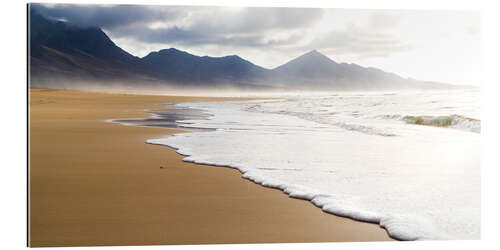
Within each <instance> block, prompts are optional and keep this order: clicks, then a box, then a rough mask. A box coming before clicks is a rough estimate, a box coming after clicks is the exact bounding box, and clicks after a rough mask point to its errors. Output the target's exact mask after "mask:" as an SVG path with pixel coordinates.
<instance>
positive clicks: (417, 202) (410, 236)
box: [147, 90, 481, 240]
mask: <svg viewBox="0 0 500 250" xmlns="http://www.w3.org/2000/svg"><path fill="white" fill-rule="evenodd" d="M175 106H176V107H179V108H182V109H194V110H199V111H202V112H204V113H205V114H206V115H207V116H208V117H206V118H200V119H197V118H196V117H194V118H192V119H188V120H177V121H176V123H177V124H178V125H179V126H182V127H186V128H197V129H204V130H202V131H198V132H192V133H182V134H176V135H173V136H169V137H167V138H159V139H151V140H148V141H147V142H148V143H151V144H160V145H167V146H170V147H173V148H176V149H177V150H178V152H179V153H180V154H182V155H185V156H186V157H185V158H184V160H185V161H188V162H195V163H200V164H207V165H214V166H226V167H232V168H236V169H238V170H239V171H241V172H242V175H243V177H244V178H246V179H249V180H252V181H254V182H256V183H258V184H261V185H264V186H268V187H274V188H279V189H281V190H283V191H284V192H285V193H287V194H288V195H290V196H291V197H295V198H301V199H305V200H309V201H311V202H312V203H313V204H315V205H316V206H318V207H319V208H321V209H323V210H324V211H326V212H328V213H332V214H336V215H341V216H346V217H350V218H353V219H356V220H361V221H368V222H373V223H378V224H380V225H381V226H382V227H384V228H385V229H386V230H387V231H388V233H389V234H390V235H391V236H392V237H394V238H397V239H402V240H422V239H479V238H480V130H481V124H480V116H479V91H478V90H450V91H421V92H387V93H346V92H343V93H342V92H339V93H322V94H308V95H291V96H286V97H283V98H280V99H273V100H256V101H233V102H197V103H195V102H192V103H179V104H176V105H175ZM206 129H209V130H206ZM283 209H287V208H286V207H284V208H283Z"/></svg>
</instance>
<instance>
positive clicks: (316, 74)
mask: <svg viewBox="0 0 500 250" xmlns="http://www.w3.org/2000/svg"><path fill="white" fill-rule="evenodd" d="M29 18H30V20H29V23H30V27H29V39H30V58H29V60H30V83H31V86H34V87H51V88H82V87H85V86H89V85H91V86H93V87H95V86H98V87H99V86H104V87H105V86H108V87H113V86H114V87H117V88H120V87H125V88H137V89H140V88H149V89H151V88H153V89H154V88H159V87H169V86H173V87H179V86H182V87H201V88H205V89H214V88H217V89H219V88H224V87H230V88H241V89H280V90H292V89H310V90H382V89H406V88H442V87H450V85H445V84H438V83H432V82H423V81H417V80H412V79H406V78H402V77H400V76H398V75H396V74H393V73H388V72H384V71H382V70H379V69H376V68H365V67H362V66H359V65H356V64H347V63H337V62H335V61H333V60H331V59H330V58H328V57H327V56H325V55H323V54H321V53H319V52H318V51H316V50H313V51H311V52H308V53H306V54H304V55H302V56H299V57H297V58H295V59H293V60H291V61H289V62H287V63H285V64H283V65H281V66H279V67H277V68H274V69H265V68H263V67H260V66H257V65H255V64H253V63H251V62H249V61H247V60H245V59H243V58H241V57H239V56H237V55H232V56H224V57H209V56H196V55H192V54H189V53H187V52H185V51H181V50H177V49H175V48H170V49H164V50H160V51H157V52H151V53H149V54H148V55H147V56H145V57H143V58H139V57H136V56H133V55H131V54H129V53H128V52H126V51H125V50H123V49H121V48H120V47H118V46H117V45H116V44H115V43H114V42H113V41H112V40H111V39H110V38H109V37H108V36H107V35H106V34H105V33H104V32H103V31H102V30H101V29H100V28H98V27H78V26H75V25H73V24H71V23H67V22H62V21H55V20H50V19H47V18H45V17H43V16H41V15H38V14H37V13H35V12H33V11H32V12H30V16H29Z"/></svg>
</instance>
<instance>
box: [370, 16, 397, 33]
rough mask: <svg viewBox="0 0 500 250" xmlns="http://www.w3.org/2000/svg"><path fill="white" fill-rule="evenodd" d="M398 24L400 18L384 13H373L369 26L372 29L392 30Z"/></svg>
mask: <svg viewBox="0 0 500 250" xmlns="http://www.w3.org/2000/svg"><path fill="white" fill-rule="evenodd" d="M400 22H401V17H400V16H398V15H392V14H386V13H375V14H373V15H372V16H371V18H370V26H371V28H373V29H392V28H394V27H397V26H398V25H399V23H400Z"/></svg>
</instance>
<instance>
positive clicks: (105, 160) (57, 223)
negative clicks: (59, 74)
mask: <svg viewBox="0 0 500 250" xmlns="http://www.w3.org/2000/svg"><path fill="white" fill-rule="evenodd" d="M195 100H196V101H210V100H224V98H202V97H175V96H148V95H132V94H106V93H90V92H78V91H63V90H42V89H31V90H30V124H29V126H30V168H29V178H30V186H29V192H30V197H29V199H30V200H29V201H30V202H29V203H30V208H29V219H30V227H29V236H30V237H29V238H30V241H29V245H30V246H32V247H42V246H103V245H157V244H217V243H283V242H334V241H385V240H391V239H390V238H389V237H388V236H387V233H386V231H385V230H384V229H382V228H380V227H379V226H378V225H376V224H370V223H363V222H358V221H354V220H351V219H347V218H343V217H338V216H334V215H330V214H327V213H324V212H322V211H321V209H319V208H317V207H315V206H314V205H313V204H311V203H310V202H307V201H304V200H299V199H293V198H289V197H288V196H287V195H286V194H284V193H283V192H281V191H279V190H276V189H270V188H265V187H262V186H259V185H257V184H255V183H252V182H250V181H248V180H245V179H243V178H241V173H239V172H238V171H237V170H234V169H230V168H224V167H212V166H203V165H197V164H192V163H186V162H183V161H182V156H181V155H179V154H177V153H176V152H175V151H174V150H173V149H171V148H168V147H163V146H157V145H149V144H146V143H145V140H147V139H151V138H159V137H165V136H167V135H169V134H172V133H179V132H183V131H180V130H175V129H165V128H148V127H131V126H123V125H120V124H116V123H108V122H105V120H107V119H113V118H129V117H145V116H147V114H141V113H137V112H134V111H140V110H144V109H158V108H161V107H160V106H158V104H162V103H171V102H184V101H195ZM184 132H185V131H184ZM161 165H162V166H165V167H164V168H163V169H160V166H161Z"/></svg>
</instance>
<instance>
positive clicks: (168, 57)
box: [141, 48, 267, 85]
mask: <svg viewBox="0 0 500 250" xmlns="http://www.w3.org/2000/svg"><path fill="white" fill-rule="evenodd" d="M141 63H142V66H143V67H145V68H147V69H149V70H151V71H153V72H154V76H155V77H157V78H159V79H164V80H168V81H172V82H185V83H189V84H195V85H202V84H207V83H211V84H214V83H230V84H233V85H245V84H252V83H255V82H256V81H258V80H259V79H262V77H263V76H265V75H266V73H267V70H266V69H264V68H262V67H260V66H257V65H255V64H253V63H251V62H249V61H247V60H244V59H242V58H241V57H239V56H237V55H232V56H224V57H209V56H203V57H201V56H195V55H192V54H189V53H187V52H185V51H180V50H177V49H175V48H170V49H165V50H160V51H158V52H151V53H149V54H148V55H147V56H145V57H143V58H142V59H141Z"/></svg>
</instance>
